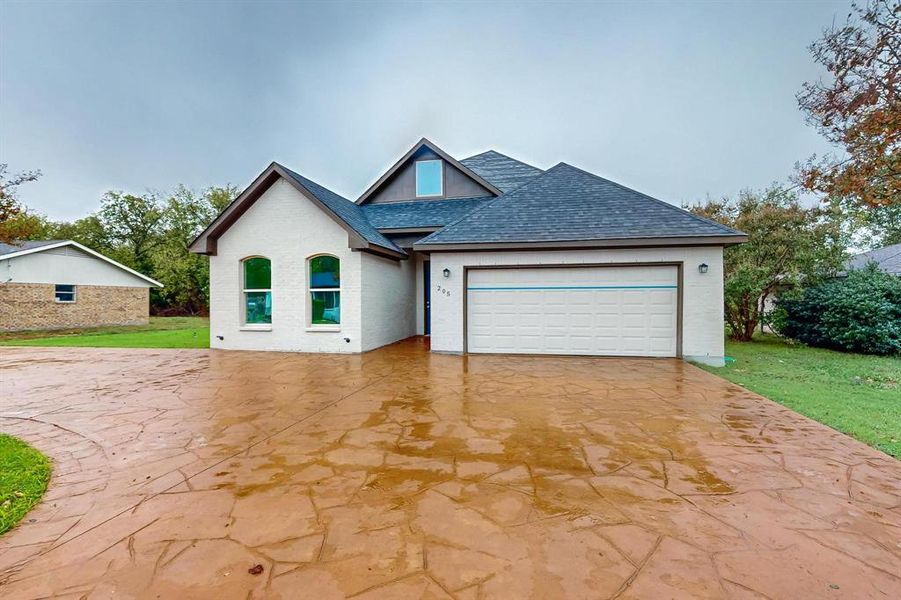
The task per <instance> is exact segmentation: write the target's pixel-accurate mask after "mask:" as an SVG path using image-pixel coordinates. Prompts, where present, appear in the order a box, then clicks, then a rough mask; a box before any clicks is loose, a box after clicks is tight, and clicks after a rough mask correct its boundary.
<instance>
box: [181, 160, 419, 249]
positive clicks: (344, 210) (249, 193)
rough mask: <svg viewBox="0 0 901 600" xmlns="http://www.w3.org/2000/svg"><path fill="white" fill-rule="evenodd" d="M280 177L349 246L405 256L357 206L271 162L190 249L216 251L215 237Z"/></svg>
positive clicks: (198, 237) (226, 228)
mask: <svg viewBox="0 0 901 600" xmlns="http://www.w3.org/2000/svg"><path fill="white" fill-rule="evenodd" d="M279 178H283V179H285V181H287V182H288V183H290V184H291V185H292V186H293V187H294V188H295V189H296V190H297V191H298V192H300V193H301V194H303V195H304V196H305V197H306V198H308V199H310V200H311V201H312V202H313V203H314V204H316V205H317V206H318V207H319V208H321V209H322V210H323V211H324V212H325V213H326V214H327V215H328V216H329V217H331V218H332V219H333V220H334V221H335V222H336V223H338V225H340V226H341V227H342V228H344V229H345V230H346V231H347V233H348V237H349V241H348V243H349V246H350V247H351V248H355V249H358V250H368V251H371V252H375V253H377V254H383V255H386V256H389V257H392V258H405V257H407V253H406V252H404V251H403V250H402V249H400V248H399V247H397V246H396V245H395V244H394V242H392V241H391V240H389V239H388V238H387V237H385V236H384V235H382V234H381V233H379V232H378V230H377V229H376V228H375V227H373V226H372V225H371V224H370V223H369V221H367V220H366V217H365V216H363V212H362V210H361V209H360V207H359V206H357V205H356V204H354V203H353V202H351V201H350V200H348V199H347V198H344V197H343V196H340V195H338V194H336V193H335V192H333V191H331V190H330V189H328V188H326V187H325V186H322V185H320V184H318V183H316V182H315V181H313V180H311V179H307V178H306V177H304V176H302V175H300V174H298V173H295V172H294V171H292V170H291V169H288V168H286V167H283V166H282V165H280V164H278V163H276V162H273V163H272V164H271V165H269V167H267V168H266V170H264V171H263V172H262V173H260V175H259V176H258V177H257V178H256V179H255V180H254V181H253V183H251V184H250V186H248V187H247V189H245V190H244V191H243V192H241V194H240V195H239V196H238V197H237V198H235V199H234V200H233V201H232V203H231V204H229V205H228V206H227V207H225V209H224V210H223V211H222V212H221V213H219V216H217V217H216V218H215V219H214V220H213V222H212V223H210V225H209V226H208V227H207V228H206V229H204V230H203V231H202V232H201V233H200V235H198V236H197V237H196V238H195V239H194V241H193V242H191V244H190V246H189V249H190V250H191V252H195V253H197V254H212V255H215V254H216V240H217V239H218V238H219V236H221V235H222V234H223V233H225V232H226V231H227V230H228V228H229V227H231V226H232V225H233V224H234V223H235V221H237V220H238V218H239V217H240V216H241V215H242V214H244V212H246V211H247V209H248V208H250V207H251V206H252V205H253V203H254V202H256V201H257V199H259V197H260V196H262V195H263V193H264V192H265V191H266V190H267V189H269V187H271V186H272V184H273V183H275V181H277V180H278V179H279Z"/></svg>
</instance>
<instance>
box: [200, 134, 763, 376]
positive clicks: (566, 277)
mask: <svg viewBox="0 0 901 600" xmlns="http://www.w3.org/2000/svg"><path fill="white" fill-rule="evenodd" d="M744 240H745V236H744V234H742V233H740V232H737V231H734V230H732V229H729V228H727V227H724V226H722V225H719V224H716V223H713V222H711V221H707V220H705V219H701V218H699V217H696V216H693V215H691V214H689V213H687V212H685V211H683V210H681V209H679V208H676V207H674V206H672V205H669V204H666V203H663V202H661V201H659V200H655V199H653V198H649V197H648V196H645V195H643V194H641V193H639V192H636V191H634V190H630V189H628V188H625V187H623V186H620V185H618V184H615V183H613V182H611V181H608V180H606V179H603V178H600V177H598V176H596V175H592V174H590V173H586V172H584V171H581V170H579V169H576V168H574V167H571V166H569V165H566V164H564V163H560V164H559V165H557V166H555V167H552V168H551V169H548V170H546V171H543V170H541V169H538V168H536V167H532V166H530V165H526V164H525V163H522V162H519V161H516V160H514V159H511V158H509V157H506V156H504V155H502V154H499V153H497V152H493V151H489V152H485V153H482V154H479V155H476V156H473V157H470V158H468V159H463V160H461V161H457V160H455V159H454V158H452V157H451V156H449V155H448V154H447V153H445V152H444V151H442V150H441V149H440V148H438V147H437V146H435V145H434V144H432V143H431V142H429V141H428V140H425V139H423V140H421V141H420V142H419V143H417V144H416V145H415V146H414V147H413V148H412V149H411V150H410V151H409V152H408V153H407V154H406V155H404V156H403V157H401V159H400V160H398V161H397V163H396V164H395V165H394V166H393V167H392V168H391V169H389V170H388V171H387V172H386V173H385V174H383V175H382V176H381V177H380V178H379V179H378V180H377V181H376V182H375V183H374V184H373V185H372V186H371V187H370V188H369V189H368V190H367V191H366V192H364V193H363V195H362V196H361V197H360V198H359V199H358V200H357V201H356V202H351V201H350V200H347V199H345V198H342V197H341V196H338V195H337V194H335V193H334V192H331V191H330V190H328V189H327V188H324V187H323V186H321V185H319V184H317V183H315V182H313V181H311V180H309V179H307V178H305V177H303V176H301V175H299V174H297V173H295V172H293V171H291V170H289V169H287V168H285V167H282V166H281V165H278V164H276V163H273V164H272V165H271V166H270V167H269V168H267V169H266V170H265V171H264V172H263V173H262V174H261V175H260V176H259V177H258V178H257V179H256V180H255V181H254V182H253V183H252V184H251V186H250V187H248V188H247V190H245V191H244V192H243V193H242V194H241V195H240V196H239V197H238V198H237V199H236V200H235V201H234V202H233V203H232V204H231V205H229V207H228V208H226V210H225V211H223V212H222V214H220V215H219V217H217V219H216V220H215V221H214V222H213V223H212V224H211V225H210V227H208V228H207V229H206V230H205V231H204V232H203V233H202V234H201V235H200V236H199V237H198V238H197V239H196V240H195V241H194V243H193V244H192V247H191V249H192V251H194V252H198V253H203V254H208V255H209V256H210V295H211V301H210V318H211V323H210V325H211V338H212V339H211V345H212V347H214V348H227V349H248V350H281V351H301V352H365V351H367V350H371V349H373V348H378V347H379V346H383V345H385V344H390V343H392V342H395V341H397V340H401V339H404V338H407V337H411V336H414V335H423V334H425V335H430V339H431V349H432V351H436V352H448V353H467V352H469V353H476V352H488V353H526V354H580V355H601V356H604V355H609V356H651V357H667V356H672V357H683V356H684V357H686V358H692V359H695V360H702V361H705V362H709V363H712V364H722V361H723V271H722V255H723V252H722V251H723V247H724V246H726V245H729V244H735V243H740V242H742V241H744Z"/></svg>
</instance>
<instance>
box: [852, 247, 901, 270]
mask: <svg viewBox="0 0 901 600" xmlns="http://www.w3.org/2000/svg"><path fill="white" fill-rule="evenodd" d="M870 263H876V265H877V266H878V267H879V269H880V270H881V271H885V272H886V273H890V274H892V275H901V244H892V245H891V246H886V247H885V248H877V249H876V250H870V251H869V252H861V253H860V254H855V255H854V256H852V257H851V258H850V259H849V260H848V264H847V265H846V268H847V269H848V270H851V269H863V268H865V267H866V266H867V265H868V264H870Z"/></svg>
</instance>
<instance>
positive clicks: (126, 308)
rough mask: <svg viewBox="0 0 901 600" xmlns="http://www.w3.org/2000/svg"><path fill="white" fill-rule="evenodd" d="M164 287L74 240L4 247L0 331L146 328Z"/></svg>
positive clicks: (0, 252) (0, 265)
mask: <svg viewBox="0 0 901 600" xmlns="http://www.w3.org/2000/svg"><path fill="white" fill-rule="evenodd" d="M151 287H162V284H161V283H159V282H157V281H154V280H153V279H150V278H149V277H146V276H144V275H141V274H140V273H138V272H137V271H133V270H132V269H129V268H128V267H126V266H125V265H121V264H119V263H117V262H116V261H114V260H111V259H109V258H107V257H105V256H103V255H102V254H98V253H97V252H94V251H93V250H91V249H90V248H86V247H85V246H82V245H81V244H79V243H77V242H73V241H70V240H41V241H27V242H22V243H20V244H0V331H20V330H26V329H66V328H69V327H94V326H101V325H143V324H146V323H147V320H148V315H149V310H150V288H151Z"/></svg>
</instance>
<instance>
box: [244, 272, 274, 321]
mask: <svg viewBox="0 0 901 600" xmlns="http://www.w3.org/2000/svg"><path fill="white" fill-rule="evenodd" d="M241 269H242V274H241V275H242V277H243V280H244V324H245V325H261V326H266V325H271V324H272V263H271V261H270V260H269V259H268V258H264V257H262V256H254V257H251V258H245V259H244V260H243V261H242V264H241Z"/></svg>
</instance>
